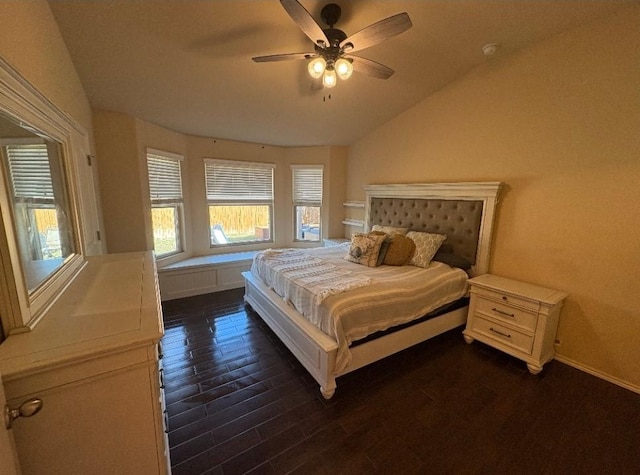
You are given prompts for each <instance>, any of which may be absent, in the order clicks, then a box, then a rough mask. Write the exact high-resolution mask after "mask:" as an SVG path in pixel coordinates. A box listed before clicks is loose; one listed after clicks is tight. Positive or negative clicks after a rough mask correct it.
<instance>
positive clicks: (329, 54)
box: [252, 0, 412, 87]
mask: <svg viewBox="0 0 640 475" xmlns="http://www.w3.org/2000/svg"><path fill="white" fill-rule="evenodd" d="M280 3H281V4H282V6H283V7H284V9H285V10H286V11H287V13H288V14H289V16H290V17H291V18H292V19H293V21H295V22H296V24H297V25H298V26H299V27H300V29H301V30H302V31H303V32H304V34H305V35H307V36H308V37H309V39H311V41H313V45H314V50H315V51H313V52H309V53H288V54H274V55H269V56H256V57H254V58H252V59H253V61H255V62H257V63H267V62H272V61H287V60H290V59H306V60H310V61H309V64H308V69H309V74H310V75H311V77H313V78H320V77H322V84H323V85H324V87H334V86H335V85H336V83H337V79H338V78H340V79H348V78H349V77H351V74H352V73H353V71H357V72H361V73H364V74H367V75H369V76H372V77H374V78H379V79H388V78H390V77H391V75H392V74H393V73H394V71H393V69H391V68H389V67H387V66H385V65H383V64H380V63H377V62H375V61H372V60H370V59H367V58H363V57H361V56H356V55H354V54H352V53H354V52H356V51H360V50H363V49H365V48H369V47H370V46H374V45H377V44H378V43H381V42H383V41H385V40H387V39H389V38H391V37H393V36H396V35H399V34H400V33H402V32H403V31H406V30H408V29H409V28H411V26H412V25H411V19H410V18H409V15H408V14H407V13H406V12H405V13H398V14H397V15H393V16H390V17H388V18H385V19H384V20H380V21H378V22H377V23H374V24H372V25H369V26H368V27H366V28H364V29H362V30H360V31H358V32H357V33H354V34H353V35H351V36H347V35H346V34H345V32H344V31H342V30H339V29H337V28H334V27H333V26H334V25H335V24H336V23H337V22H338V20H339V19H340V14H341V13H342V10H341V8H340V6H339V5H337V4H335V3H329V4H327V5H325V6H324V7H323V8H322V11H321V12H320V16H321V18H322V21H323V22H325V23H326V24H327V25H328V28H324V29H323V28H321V27H320V25H318V23H317V22H316V21H315V20H314V19H313V17H312V16H311V14H310V13H309V12H308V11H307V10H306V9H305V8H304V7H303V6H302V5H301V4H300V3H299V2H298V1H297V0H280Z"/></svg>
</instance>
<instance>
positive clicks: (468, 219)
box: [243, 182, 502, 399]
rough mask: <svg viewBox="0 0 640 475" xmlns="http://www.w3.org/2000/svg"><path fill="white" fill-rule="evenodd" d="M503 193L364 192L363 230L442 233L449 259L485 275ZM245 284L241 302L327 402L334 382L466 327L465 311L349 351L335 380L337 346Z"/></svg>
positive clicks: (473, 188) (448, 188)
mask: <svg viewBox="0 0 640 475" xmlns="http://www.w3.org/2000/svg"><path fill="white" fill-rule="evenodd" d="M501 187H502V184H501V183H500V182H475V183H434V184H410V185H369V186H365V188H364V189H365V194H366V201H365V231H367V230H369V229H370V228H371V227H372V226H373V225H374V224H381V225H388V226H405V227H409V228H410V229H412V230H416V231H427V232H439V233H442V234H447V235H448V239H447V243H449V244H450V246H451V247H452V248H453V251H454V253H455V254H458V255H461V256H463V257H466V258H467V259H469V260H470V261H471V262H472V263H473V267H472V268H471V270H470V272H469V273H470V274H471V275H472V276H475V275H480V274H484V273H486V272H488V270H489V252H490V247H491V234H492V229H493V221H494V217H495V211H496V206H497V203H498V194H499V192H500V189H501ZM243 277H244V279H245V296H244V299H245V302H246V303H247V304H249V305H250V306H251V307H252V308H253V309H254V310H255V311H256V312H257V313H258V315H260V317H261V318H262V319H263V320H264V321H265V323H266V324H267V325H268V326H269V327H270V328H271V330H273V332H274V333H275V334H276V335H278V337H279V338H280V340H281V341H282V342H283V343H284V344H285V345H286V346H287V348H288V349H289V350H290V351H291V352H292V353H293V354H294V355H295V356H296V358H297V359H298V360H299V361H300V363H302V365H303V366H304V367H305V368H306V369H307V371H308V372H309V373H310V374H311V376H313V378H314V379H315V380H316V381H317V382H318V384H319V385H320V392H321V393H322V395H323V396H324V397H325V398H326V399H329V398H331V397H332V396H333V395H334V393H335V390H336V378H337V377H339V376H342V375H344V374H346V373H349V372H351V371H354V370H356V369H358V368H362V367H363V366H366V365H368V364H370V363H373V362H375V361H378V360H380V359H382V358H385V357H387V356H389V355H392V354H394V353H397V352H398V351H401V350H404V349H406V348H409V347H410V346H413V345H415V344H417V343H420V342H423V341H425V340H428V339H429V338H432V337H434V336H436V335H439V334H441V333H444V332H446V331H448V330H451V329H453V328H456V327H458V326H461V325H464V323H465V322H466V320H467V307H466V306H465V307H463V308H458V309H456V310H452V311H450V312H448V313H445V314H443V315H441V316H438V317H436V318H431V319H428V320H426V321H423V322H421V323H418V324H416V325H412V326H410V327H408V328H405V329H403V330H399V331H396V332H392V333H389V334H386V335H385V336H383V337H380V338H376V339H373V340H371V341H367V342H366V343H363V344H360V345H357V346H354V347H352V348H351V350H350V351H351V355H352V360H351V362H350V363H349V365H348V366H347V367H346V368H345V369H344V370H343V371H342V372H341V373H339V374H334V373H333V369H334V367H335V361H336V354H337V349H338V345H337V343H336V341H335V340H334V339H333V338H331V337H330V336H328V335H326V334H325V333H323V332H322V331H320V330H319V329H318V328H317V327H315V326H314V325H313V324H311V323H310V322H309V321H307V320H306V319H305V318H304V317H303V316H302V315H300V314H299V313H298V312H296V311H295V309H293V307H291V306H289V305H287V303H286V302H285V301H284V300H283V299H282V298H281V297H280V296H278V295H277V294H276V293H275V292H273V290H271V289H269V288H268V287H267V286H266V285H264V283H263V282H262V281H261V280H260V279H259V278H256V277H255V276H254V275H253V274H251V272H244V273H243Z"/></svg>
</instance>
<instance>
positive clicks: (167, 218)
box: [147, 149, 183, 257]
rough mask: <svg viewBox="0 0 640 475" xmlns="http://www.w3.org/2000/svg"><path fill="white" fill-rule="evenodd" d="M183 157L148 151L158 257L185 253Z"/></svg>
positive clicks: (154, 232)
mask: <svg viewBox="0 0 640 475" xmlns="http://www.w3.org/2000/svg"><path fill="white" fill-rule="evenodd" d="M181 162H182V156H180V155H175V154H172V153H169V152H161V151H158V150H152V149H148V150H147V170H148V173H149V194H150V198H151V223H152V228H153V248H154V250H155V252H156V256H158V257H166V256H169V255H171V254H176V253H178V252H182V251H183V244H182V242H183V239H182V228H183V225H182V220H183V196H182V173H181Z"/></svg>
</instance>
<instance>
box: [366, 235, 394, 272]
mask: <svg viewBox="0 0 640 475" xmlns="http://www.w3.org/2000/svg"><path fill="white" fill-rule="evenodd" d="M369 234H378V235H382V236H384V241H382V245H381V246H380V252H378V260H377V261H376V267H378V266H381V265H382V263H383V261H384V256H386V255H387V249H389V244H391V238H390V237H389V235H388V234H387V233H383V232H382V231H371V232H370V233H369Z"/></svg>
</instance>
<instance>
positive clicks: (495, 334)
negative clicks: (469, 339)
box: [473, 315, 533, 355]
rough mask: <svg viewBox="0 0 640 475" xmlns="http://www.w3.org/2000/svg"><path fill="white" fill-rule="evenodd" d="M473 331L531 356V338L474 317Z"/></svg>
mask: <svg viewBox="0 0 640 475" xmlns="http://www.w3.org/2000/svg"><path fill="white" fill-rule="evenodd" d="M473 331H475V332H477V333H480V334H482V335H485V336H487V337H489V338H491V339H492V340H495V341H497V342H499V343H502V344H506V345H508V346H510V347H512V348H515V349H517V350H519V351H522V352H524V353H527V354H528V355H530V354H531V350H532V349H533V336H531V335H526V334H525V333H522V332H519V331H518V330H514V329H513V328H509V327H506V326H503V325H500V324H498V323H496V322H492V321H490V320H486V319H485V318H483V317H481V316H478V315H476V316H475V317H474V319H473Z"/></svg>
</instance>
